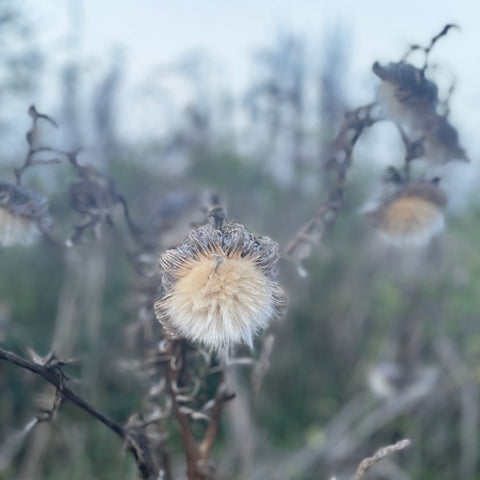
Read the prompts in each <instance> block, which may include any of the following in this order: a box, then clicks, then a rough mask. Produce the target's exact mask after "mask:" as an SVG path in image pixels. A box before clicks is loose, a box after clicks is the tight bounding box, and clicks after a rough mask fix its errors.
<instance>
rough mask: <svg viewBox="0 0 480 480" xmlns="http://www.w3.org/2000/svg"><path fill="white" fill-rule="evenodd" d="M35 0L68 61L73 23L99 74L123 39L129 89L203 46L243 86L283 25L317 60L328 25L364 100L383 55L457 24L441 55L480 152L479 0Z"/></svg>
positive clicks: (51, 45) (466, 137)
mask: <svg viewBox="0 0 480 480" xmlns="http://www.w3.org/2000/svg"><path fill="white" fill-rule="evenodd" d="M26 5H29V9H30V11H31V14H32V16H33V18H34V19H35V20H36V21H37V22H38V25H42V26H43V25H44V27H42V28H41V31H42V35H41V42H42V44H43V45H44V46H45V47H46V48H48V49H49V51H57V50H58V52H57V54H58V55H57V57H58V58H59V59H62V58H65V48H64V47H61V46H60V45H61V43H62V42H61V40H62V39H65V38H66V37H68V35H69V32H71V31H72V29H71V25H72V22H75V23H77V24H78V25H80V27H81V28H80V30H79V31H80V32H81V36H80V49H79V50H80V52H81V55H82V57H83V58H84V60H85V61H88V62H90V63H88V62H87V63H88V64H89V65H91V70H92V72H93V73H92V75H94V72H95V69H101V68H105V65H107V60H106V59H108V55H109V54H111V52H112V50H113V48H114V47H115V46H118V45H121V46H123V47H124V49H125V54H126V80H125V86H126V88H127V89H128V88H131V89H133V87H134V86H138V84H140V83H141V82H142V81H145V79H146V78H147V77H148V75H149V74H150V73H151V72H152V71H153V69H154V68H155V67H156V66H158V65H161V64H166V63H169V62H173V61H175V60H176V59H178V57H179V56H180V55H182V54H184V53H186V52H188V51H192V50H193V49H201V50H204V51H205V52H207V53H208V54H209V55H210V56H211V57H212V58H213V59H215V61H216V62H218V64H219V65H221V68H222V72H223V78H224V79H225V80H226V81H227V82H228V84H229V85H231V87H232V88H233V89H234V91H236V92H237V93H238V92H240V91H241V90H242V88H243V87H244V86H245V85H246V83H247V80H248V78H249V74H250V72H251V57H252V52H254V51H255V49H256V48H259V47H262V46H268V45H271V44H272V42H273V41H274V40H275V38H276V36H277V34H278V32H280V31H286V32H294V33H297V34H299V35H301V36H303V37H304V38H305V39H306V41H307V42H308V48H309V50H310V54H311V57H310V58H313V59H315V58H318V62H319V65H320V64H321V58H320V56H321V52H322V48H321V47H322V40H323V38H324V37H325V32H326V30H327V29H328V28H329V27H331V26H332V25H334V24H335V23H337V24H341V25H342V26H343V27H344V28H346V29H347V30H348V31H349V32H350V33H349V36H350V40H351V42H352V43H351V46H350V52H349V59H350V62H351V65H350V75H349V77H348V78H347V79H345V83H346V88H347V90H348V91H349V92H351V94H352V96H353V97H354V98H358V103H359V104H360V103H362V102H364V101H369V100H370V99H371V75H372V74H371V65H372V64H373V62H374V61H375V60H380V61H392V60H393V61H395V60H398V59H399V57H400V56H401V55H402V54H403V52H404V51H405V48H406V46H407V45H409V44H411V43H418V42H421V43H425V42H427V41H428V40H429V39H430V38H431V36H432V35H434V34H436V33H437V32H438V31H439V30H441V28H442V27H443V26H444V25H445V24H447V23H457V24H458V25H459V26H460V27H461V31H451V32H450V34H449V35H448V37H447V38H445V39H443V40H442V41H441V42H440V43H439V44H438V45H437V47H436V49H435V52H434V54H433V55H432V60H433V61H435V62H437V61H438V62H439V63H441V64H442V65H444V66H446V67H448V68H449V69H450V70H451V71H452V72H454V73H455V75H456V76H457V80H458V86H457V93H456V95H455V97H454V101H453V104H452V117H453V121H454V123H456V124H457V125H458V126H459V130H461V138H462V140H463V143H464V144H465V145H466V147H467V149H468V150H471V149H472V147H474V150H475V151H476V152H478V151H480V139H479V137H480V136H479V135H478V133H477V132H478V128H479V125H480V81H479V78H480V52H479V50H480V48H479V47H480V28H479V27H478V21H479V19H480V2H478V1H474V0H455V1H452V0H448V1H447V0H402V1H400V2H393V1H385V0H382V1H380V0H362V1H355V0H336V1H332V0H330V1H326V0H296V1H294V2H293V1H291V0H290V1H287V0H255V1H253V0H242V1H233V0H169V1H167V0H115V1H113V0H111V1H108V0H104V1H100V0H26ZM72 12H73V13H72ZM62 52H63V53H62ZM367 86H368V88H367ZM354 103H357V102H354ZM474 156H475V155H474Z"/></svg>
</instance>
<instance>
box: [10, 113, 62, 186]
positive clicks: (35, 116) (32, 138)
mask: <svg viewBox="0 0 480 480" xmlns="http://www.w3.org/2000/svg"><path fill="white" fill-rule="evenodd" d="M28 114H29V115H30V116H31V117H32V126H31V128H30V130H29V131H28V132H27V143H28V152H27V154H26V156H25V160H24V162H23V165H22V166H21V167H19V168H15V169H14V173H15V178H16V180H17V184H18V185H20V184H21V183H22V176H23V174H24V172H25V170H26V169H27V168H29V167H32V166H34V165H52V164H58V163H60V162H61V160H60V159H58V158H53V159H51V160H35V158H34V157H35V155H36V154H37V153H40V152H51V153H56V152H55V150H53V149H51V148H49V147H36V143H37V134H38V121H39V120H45V121H47V122H49V123H50V124H51V125H53V126H54V127H56V128H58V125H57V124H56V123H55V121H54V120H53V119H52V118H50V117H49V116H48V115H44V114H42V113H38V112H37V109H36V108H35V107H34V106H33V105H32V106H31V107H30V108H29V109H28Z"/></svg>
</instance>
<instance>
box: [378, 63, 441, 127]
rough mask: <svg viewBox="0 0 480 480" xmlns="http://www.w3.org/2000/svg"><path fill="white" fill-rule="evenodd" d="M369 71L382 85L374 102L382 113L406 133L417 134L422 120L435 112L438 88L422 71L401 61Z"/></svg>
mask: <svg viewBox="0 0 480 480" xmlns="http://www.w3.org/2000/svg"><path fill="white" fill-rule="evenodd" d="M372 69H373V72H374V73H375V75H377V76H378V77H379V78H380V79H381V80H382V82H381V83H380V85H379V87H378V91H377V99H378V102H379V104H380V105H381V107H382V110H383V113H384V114H385V115H386V116H387V117H388V118H390V119H391V120H393V121H394V122H395V123H397V124H398V125H399V126H401V127H403V128H404V129H406V130H407V132H408V133H409V134H411V135H413V134H415V133H417V131H418V130H419V129H420V128H421V127H422V125H423V123H424V117H425V116H426V115H430V114H432V113H434V112H435V109H436V107H437V104H438V89H437V86H436V85H435V83H433V82H432V81H431V80H429V79H428V78H426V77H425V73H424V71H423V70H420V69H418V68H416V67H414V66H413V65H411V64H409V63H405V62H399V63H389V64H388V65H385V66H382V65H380V64H379V63H378V62H376V63H375V64H374V65H373V68H372Z"/></svg>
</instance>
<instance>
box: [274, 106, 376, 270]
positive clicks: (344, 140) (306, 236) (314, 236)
mask: <svg viewBox="0 0 480 480" xmlns="http://www.w3.org/2000/svg"><path fill="white" fill-rule="evenodd" d="M375 105H376V104H369V105H365V106H363V107H359V108H357V109H355V110H352V111H350V112H346V113H345V118H344V121H343V124H342V126H341V128H340V132H339V133H338V135H337V137H336V138H335V140H334V143H333V151H334V155H333V156H332V157H331V158H330V159H329V160H328V162H327V165H326V166H327V167H330V168H334V169H335V170H336V179H335V181H334V183H333V185H332V186H331V187H330V190H329V192H328V195H327V199H326V201H325V202H324V203H323V204H322V205H321V206H320V208H319V209H318V210H317V212H316V213H315V215H314V216H313V217H312V218H311V219H310V220H309V221H308V222H307V223H306V224H305V225H304V226H303V227H302V228H301V229H300V231H299V232H298V233H297V234H296V235H295V237H294V238H293V240H292V241H291V242H290V243H289V244H288V245H287V246H286V248H285V250H284V252H283V255H284V256H285V257H287V258H292V257H294V256H295V253H296V252H297V251H298V250H299V249H300V247H301V246H302V245H312V244H313V245H317V244H318V243H319V242H320V240H321V239H322V237H323V235H324V234H325V232H326V231H327V230H328V229H329V228H330V227H332V226H333V224H334V222H335V220H336V218H337V215H338V213H339V211H340V209H341V207H342V205H343V193H344V189H345V182H346V178H347V172H348V169H349V168H350V165H351V163H352V153H353V149H354V147H355V144H356V143H357V141H358V139H359V138H360V136H361V134H362V133H363V131H364V129H365V128H368V127H371V126H372V125H373V124H374V123H376V122H377V121H378V119H377V118H374V117H373V116H372V109H373V108H374V107H375ZM307 255H308V254H305V255H302V258H300V259H299V260H300V261H301V260H303V259H304V258H305V257H306V256H307Z"/></svg>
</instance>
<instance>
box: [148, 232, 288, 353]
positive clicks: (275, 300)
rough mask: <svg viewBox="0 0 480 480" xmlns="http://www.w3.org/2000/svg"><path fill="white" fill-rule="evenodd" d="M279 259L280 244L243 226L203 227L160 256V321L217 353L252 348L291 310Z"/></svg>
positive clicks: (173, 330)
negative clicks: (242, 346)
mask: <svg viewBox="0 0 480 480" xmlns="http://www.w3.org/2000/svg"><path fill="white" fill-rule="evenodd" d="M277 261H278V245H277V244H276V243H275V242H273V241H272V240H271V239H270V238H268V237H259V236H257V235H254V234H253V233H250V232H248V231H247V230H246V229H245V228H244V227H243V226H242V225H237V224H235V225H230V226H227V227H225V228H224V229H223V230H217V229H215V228H214V227H213V226H212V225H205V226H203V227H200V228H198V229H197V230H194V231H193V232H192V233H191V234H190V235H189V237H188V238H187V239H186V240H185V241H184V242H183V244H182V245H181V246H180V247H178V248H175V249H172V250H167V251H166V252H165V253H164V254H163V255H162V257H161V258H160V265H161V267H162V269H163V278H162V283H163V287H164V291H165V295H164V297H163V298H162V299H161V300H159V301H158V302H156V304H155V312H156V315H157V318H158V319H159V320H160V322H161V323H162V325H163V326H164V328H165V330H166V331H167V332H168V333H170V334H171V335H173V336H177V337H184V338H187V339H188V340H191V341H193V342H200V343H202V344H204V345H206V346H207V347H210V348H212V349H214V350H228V349H229V348H230V347H231V346H233V345H235V344H239V343H242V342H244V343H247V344H248V345H250V346H251V345H252V338H253V336H254V335H255V334H256V333H257V332H259V331H260V330H262V329H264V328H265V327H266V326H267V325H268V323H269V322H270V321H271V320H272V319H274V318H276V317H278V316H280V315H281V314H282V313H283V310H284V307H285V303H286V301H285V300H286V299H285V294H284V292H283V290H282V289H281V288H280V287H279V285H278V283H277V282H276V264H277Z"/></svg>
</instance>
